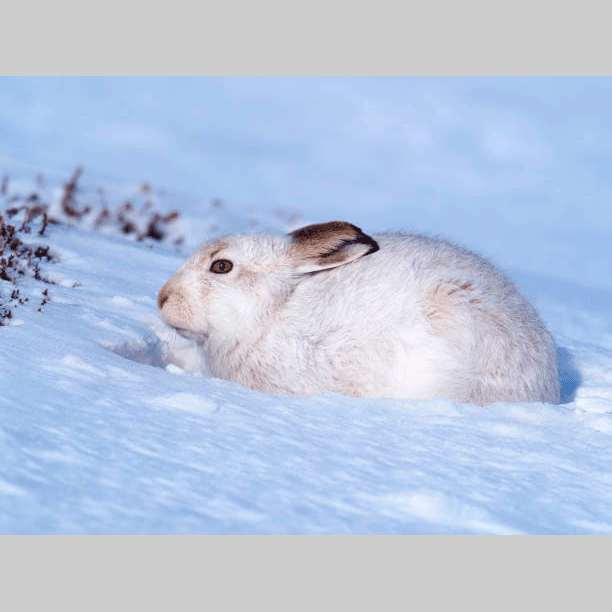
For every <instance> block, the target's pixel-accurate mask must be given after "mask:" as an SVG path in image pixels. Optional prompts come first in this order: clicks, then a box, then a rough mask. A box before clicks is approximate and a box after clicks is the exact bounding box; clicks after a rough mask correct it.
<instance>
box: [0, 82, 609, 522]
mask: <svg viewBox="0 0 612 612" xmlns="http://www.w3.org/2000/svg"><path fill="white" fill-rule="evenodd" d="M593 83H594V82H593V81H590V80H585V81H569V82H568V81H557V80H554V81H547V80H535V81H527V82H524V81H512V80H511V81H503V80H502V81H498V80H492V81H488V80H485V81H477V82H474V81H471V80H450V81H441V82H440V81H428V80H425V81H421V80H417V81H384V80H383V81H369V80H348V81H347V80H325V79H324V80H321V81H312V80H305V81H297V82H296V81H289V82H288V81H284V80H282V79H280V80H273V81H268V80H262V81H251V80H246V81H245V80H230V81H212V82H211V81H192V80H187V81H178V82H176V84H175V85H173V87H174V93H175V94H176V95H177V98H178V99H180V100H182V101H181V102H180V103H178V102H174V103H173V102H172V101H169V99H168V97H167V96H164V95H161V93H160V92H162V91H166V90H167V89H168V87H167V84H165V82H160V81H149V80H146V81H141V80H119V81H116V80H108V79H100V80H95V81H89V80H87V81H79V80H69V81H63V80H33V81H32V80H28V79H24V80H17V81H12V80H7V81H2V82H0V99H1V100H2V104H0V126H2V129H3V133H4V134H5V135H6V136H7V138H4V139H0V174H4V173H7V174H10V176H11V182H10V189H11V192H21V193H28V190H29V189H30V188H31V187H32V185H33V179H34V174H35V173H36V172H38V171H42V172H44V173H45V176H46V177H47V178H46V180H47V185H46V186H45V187H44V189H43V192H44V194H45V197H46V199H47V201H49V202H51V203H53V204H54V206H57V203H58V200H59V198H60V195H61V186H62V181H63V182H66V181H67V180H68V178H69V176H70V174H71V173H72V171H73V169H74V167H75V166H76V165H77V164H79V163H83V164H84V165H85V174H84V178H83V187H84V190H83V192H82V194H81V197H82V199H83V201H84V202H86V201H94V200H95V199H96V198H97V197H98V195H97V192H96V189H95V188H96V187H97V186H98V185H103V186H104V188H105V195H104V197H105V198H107V199H108V200H109V201H112V202H119V201H120V199H121V198H122V197H124V196H125V194H129V193H133V192H134V190H135V186H137V185H138V183H139V182H140V181H141V180H151V177H150V176H149V175H148V174H147V171H143V168H145V167H147V163H149V164H150V166H151V167H155V168H157V167H161V166H162V165H163V161H164V160H169V159H170V160H171V161H172V163H171V164H170V166H172V167H173V168H174V174H173V171H172V168H171V169H168V170H167V171H166V173H165V174H164V175H163V177H162V180H163V182H162V181H160V182H156V181H153V182H154V184H155V185H156V186H157V187H166V188H167V190H168V191H167V193H166V194H165V195H164V194H162V195H159V194H158V195H156V197H157V200H156V202H157V205H158V206H160V207H162V208H163V207H165V209H166V212H168V211H169V210H171V209H172V208H175V207H178V208H179V210H180V211H181V213H182V215H181V217H180V218H179V220H178V221H177V222H176V224H175V226H174V230H173V231H175V233H176V236H179V235H181V236H184V238H185V242H184V244H183V245H182V246H180V250H177V248H175V247H174V246H173V245H172V241H171V240H169V241H167V242H165V243H158V242H154V241H144V242H136V241H134V240H133V239H130V238H129V237H125V236H123V235H122V234H121V233H120V232H119V231H117V230H116V229H113V228H107V229H106V230H104V231H95V230H94V228H93V226H92V225H91V224H87V223H83V224H80V225H78V226H76V227H68V226H65V225H61V226H49V227H48V228H47V230H46V235H45V236H43V237H40V238H39V237H37V236H36V235H35V234H34V233H33V234H31V236H30V239H31V241H32V243H35V244H39V243H40V244H45V245H46V244H48V245H50V246H51V252H52V253H53V255H54V256H55V259H56V261H54V262H46V263H44V264H42V266H41V267H42V272H43V276H46V277H48V278H49V279H50V280H52V281H53V282H54V283H55V284H52V285H50V284H45V283H41V282H38V281H36V280H34V279H33V278H31V277H28V278H24V279H23V281H22V291H23V294H24V295H27V296H29V297H30V300H29V301H28V302H27V303H25V304H24V305H23V306H20V307H16V308H15V310H14V316H13V319H12V320H11V324H10V325H8V326H4V327H0V363H1V364H2V367H1V368H0V532H2V533H612V320H611V315H610V313H611V312H612V278H611V276H610V270H609V265H610V264H609V262H610V261H611V259H612V246H611V242H610V229H609V228H610V223H611V222H612V218H611V215H610V210H611V209H610V207H609V201H610V198H609V195H610V180H609V179H608V178H606V175H605V173H604V172H603V170H601V168H603V165H604V164H603V161H605V159H607V160H608V161H609V160H610V157H612V155H611V154H610V148H609V142H610V141H609V140H608V144H605V138H604V136H605V133H606V130H607V131H609V130H610V128H611V126H612V115H611V111H610V110H609V109H610V108H612V104H609V105H607V106H606V103H607V102H609V101H610V95H611V94H610V91H611V88H610V85H609V82H608V81H603V82H599V81H597V82H595V85H594V84H593ZM583 89H584V90H587V91H589V92H590V94H591V97H589V98H588V100H587V101H585V100H586V96H585V97H584V98H581V97H580V96H581V95H582V94H580V95H579V93H580V91H582V90H583ZM185 90H189V91H187V92H185ZM475 91H476V92H477V93H478V96H476V93H474V92H475ZM184 93H192V94H193V95H192V96H191V97H190V99H191V100H192V102H190V104H189V105H187V103H186V102H184V100H185V96H183V95H182V94H184ZM157 94H160V95H159V97H156V96H157ZM195 94H198V95H197V96H196V95H195ZM560 94H563V95H560ZM476 98H477V100H476ZM118 99H121V100H128V101H129V102H130V104H126V105H125V106H122V107H121V109H123V110H118V109H119V106H118V103H117V100H118ZM298 99H299V100H300V102H299V103H298V102H297V101H296V100H298ZM526 99H528V100H529V102H525V100H526ZM581 99H582V106H580V101H581ZM143 100H144V101H143ZM245 100H247V101H249V102H250V103H252V105H251V106H249V105H245V104H243V103H244V101H245ZM330 100H333V104H331V103H328V104H326V103H327V102H330ZM559 100H560V101H561V102H560V105H561V110H559V107H558V106H555V107H554V110H553V111H551V114H550V116H548V115H546V113H545V110H547V109H548V108H549V106H550V108H553V107H552V102H553V101H555V102H559ZM60 102H61V103H60ZM255 102H256V104H255ZM547 104H548V105H547ZM254 108H255V110H254ZM355 108H358V109H359V112H356V111H355V112H353V113H352V114H351V113H348V112H345V111H347V109H355ZM126 109H127V110H126ZM143 109H149V112H148V113H147V112H145V110H143ZM177 109H178V110H180V111H185V109H188V110H189V113H187V114H185V113H184V112H183V114H180V113H176V112H174V111H176V110H177ZM563 109H565V110H566V111H567V114H568V116H569V118H567V117H565V116H564V115H563ZM76 110H80V112H78V113H76V112H75V111H76ZM281 110H282V111H284V112H280V111H281ZM171 111H173V112H171ZM71 112H74V115H73V117H74V125H73V126H72V127H69V126H71V125H72V124H70V123H69V121H68V116H69V115H70V113H71ZM64 113H65V114H64ZM135 113H140V115H139V116H138V117H137V118H134V117H133V116H132V114H135ZM364 113H365V114H364ZM124 115H125V116H124ZM102 116H104V119H102ZM176 116H180V117H181V119H180V120H175V121H174V123H173V122H172V121H171V119H172V117H176ZM297 116H299V118H300V119H301V121H296V120H295V118H296V117H297ZM544 116H545V117H546V118H545V119H542V117H544ZM84 117H88V118H89V123H87V122H86V120H85V119H84ZM207 117H208V118H210V117H212V119H214V120H215V124H216V125H217V127H216V129H214V130H213V129H212V127H211V126H212V124H213V121H212V120H211V121H210V122H207V120H206V118H207ZM198 118H199V119H198ZM254 118H255V119H260V121H256V120H254ZM264 119H265V120H264ZM366 119H367V121H366ZM566 119H567V120H566ZM192 122H193V124H194V125H195V127H196V128H197V129H196V130H195V133H196V135H197V138H196V137H195V136H194V141H193V142H191V143H190V141H189V138H188V134H189V132H188V128H189V126H190V125H191V123H192ZM203 123H205V124H206V125H204V126H203ZM128 124H130V125H132V127H131V128H130V129H127V127H126V126H127V125H128ZM50 125H51V126H54V127H49V126H50ZM109 125H114V126H115V129H114V131H112V130H110V129H107V128H108V126H109ZM86 126H87V129H85V127H86ZM458 126H461V129H460V130H459V128H458ZM366 127H367V129H366ZM400 128H401V129H400ZM494 128H495V129H494ZM198 130H199V131H198ZM598 130H601V132H603V136H602V135H601V132H598ZM79 133H80V135H79ZM578 136H580V138H578ZM476 142H478V143H480V145H479V146H480V149H478V150H475V149H474V147H473V146H472V145H473V144H474V143H476ZM60 144H62V145H63V148H62V146H60ZM39 145H40V146H39ZM77 145H78V146H77ZM170 145H172V146H170ZM188 145H189V146H188ZM606 147H607V148H606ZM136 149H137V150H138V151H139V155H140V156H136V155H135V154H134V150H136ZM51 150H53V155H50V154H49V155H45V152H49V151H51ZM41 151H42V153H41ZM195 151H200V155H201V157H200V158H198V159H196V158H194V157H193V156H194V155H195ZM419 151H422V153H423V156H422V159H421V161H422V165H423V166H424V165H427V168H426V169H424V168H421V170H422V172H421V174H420V175H419V176H421V179H422V180H421V182H420V183H419V187H418V189H417V188H412V187H411V188H410V189H409V190H408V191H406V189H407V187H406V185H407V184H408V183H409V182H410V181H415V180H416V179H415V177H416V174H415V173H416V170H415V169H414V168H412V169H411V170H410V172H409V173H408V174H409V176H403V177H400V178H395V179H394V178H393V177H398V176H399V175H401V173H402V172H403V169H404V168H405V166H404V165H403V162H405V161H406V159H408V160H410V159H413V158H414V156H416V155H417V154H418V152H419ZM483 151H484V152H485V153H486V155H485V153H483ZM92 152H93V153H92ZM105 152H106V153H108V158H107V157H105ZM300 152H301V153H300ZM578 152H580V153H581V155H578V154H577V153H578ZM574 153H576V155H573V154H574ZM189 155H191V156H192V157H191V158H189V159H190V162H189V163H191V166H189V168H190V170H189V171H188V170H186V169H185V168H183V169H182V170H181V169H179V170H177V169H176V168H177V167H179V166H181V164H182V163H183V162H185V159H186V158H188V157H189ZM215 155H218V157H219V160H220V161H219V166H218V167H213V166H211V159H213V157H214V156H215ZM606 155H607V156H608V157H607V158H606ZM60 156H61V158H60ZM402 156H404V157H405V158H406V159H404V157H402ZM411 156H412V157H411ZM485 157H486V160H485ZM253 159H257V161H256V163H251V161H252V160H253ZM102 160H103V163H102ZM588 160H591V161H592V164H590V165H589V164H588V163H587V161H588ZM188 161H189V160H188ZM485 162H486V163H485ZM185 163H187V162H185ZM113 164H114V165H113ZM187 165H189V164H187ZM91 166H93V169H92V171H90V170H89V169H88V168H89V167H91ZM608 167H609V166H608ZM96 168H97V170H96ZM444 168H446V169H447V172H446V173H445V172H444V171H443V170H444ZM460 168H463V175H462V177H461V178H460V179H459V178H458V174H457V173H458V172H459V169H460ZM468 169H471V170H470V172H469V173H468ZM475 169H476V170H477V171H476V170H475ZM362 171H364V172H365V173H366V176H364V177H363V178H364V182H355V181H356V176H357V175H360V173H361V172H362ZM468 174H469V175H470V176H471V178H470V180H469V181H468V180H467V178H466V177H467V176H468ZM453 176H454V177H455V178H456V179H457V180H456V182H453V181H452V180H451V179H450V178H449V177H453ZM538 176H540V177H541V178H540V179H538V178H537V177H538ZM211 177H212V178H211ZM521 177H522V182H521V181H519V179H520V178H521ZM425 178H427V181H429V183H426V182H425ZM387 179H388V180H387ZM517 181H518V182H517ZM211 184H214V189H213V188H211V187H210V185H211ZM440 184H444V186H443V188H442V187H441V186H440ZM468 187H469V188H468ZM156 193H157V192H156ZM198 193H199V195H197V194H198ZM578 194H581V198H582V199H581V200H580V201H577V198H578ZM218 195H220V196H222V197H224V198H226V199H225V201H224V202H223V203H222V205H221V206H218V205H215V203H214V202H211V200H210V198H212V197H214V196H218ZM125 197H127V196H125ZM514 197H516V202H515V204H516V205H514V204H513V203H514V200H513V198H514ZM317 198H318V199H319V200H320V201H321V202H322V203H321V202H317V204H316V205H314V204H313V205H312V206H310V205H309V204H308V203H309V202H311V201H313V202H314V200H316V199H317ZM394 198H399V199H398V200H397V201H398V202H401V203H400V204H399V205H396V208H395V209H394V208H393V205H388V202H390V201H391V200H393V199H394ZM415 198H421V199H420V200H415ZM422 201H426V202H427V206H426V207H425V206H422V205H421V204H420V202H422ZM348 203H350V204H348ZM279 208H280V209H281V210H279ZM294 211H295V212H296V213H297V215H298V216H294V215H293V212H294ZM560 211H565V213H564V214H561V213H560ZM579 211H581V212H579ZM331 218H340V219H345V220H348V221H352V222H355V223H358V224H359V225H361V226H362V227H363V228H364V230H365V231H368V230H369V231H377V230H379V229H384V228H391V229H406V230H413V229H418V230H429V231H431V232H434V233H437V234H440V235H444V236H446V237H449V238H452V239H455V240H457V241H459V242H461V243H463V244H465V245H466V246H468V247H470V248H473V249H476V250H480V251H481V252H482V253H483V254H485V255H486V256H488V257H490V258H492V259H493V260H494V261H495V262H496V263H497V264H498V265H500V266H501V267H502V268H503V269H504V270H505V271H507V272H509V274H510V276H512V278H513V279H514V280H515V281H516V282H517V284H518V286H519V287H520V289H521V290H522V291H523V292H524V293H525V295H527V296H528V297H529V298H530V299H531V300H533V302H534V303H535V305H536V307H537V308H538V310H539V312H540V313H541V315H542V317H543V319H544V321H545V322H546V324H547V325H548V327H549V328H550V330H551V331H552V333H553V335H554V336H555V338H556V340H557V342H558V345H559V347H560V348H559V356H560V369H561V373H562V380H563V403H562V404H561V405H559V406H552V405H546V404H537V403H531V404H501V403H500V404H495V405H492V406H487V407H477V406H473V405H467V404H454V403H452V402H450V401H417V402H414V401H395V400H367V399H358V398H349V397H344V396H340V395H335V394H324V395H320V396H316V397H311V398H295V397H284V396H270V395H266V394H263V393H258V392H253V391H248V390H245V389H243V388H241V387H239V386H238V385H235V384H233V383H230V382H227V381H222V380H218V379H213V378H209V377H206V373H205V372H202V371H201V370H200V369H199V366H198V363H197V361H196V360H195V359H194V357H195V354H194V351H193V347H192V346H191V345H190V344H189V343H188V342H187V341H185V340H183V339H181V338H180V337H178V336H177V335H176V334H174V333H172V332H170V331H169V330H167V329H166V328H164V327H163V325H162V324H161V323H160V321H159V318H158V316H157V309H156V294H157V291H158V290H159V288H160V287H161V286H162V285H163V283H164V282H165V281H166V280H167V278H168V277H169V276H170V275H171V274H172V272H173V271H174V270H175V269H176V268H177V267H178V266H179V265H180V263H181V261H182V260H183V259H184V257H185V256H186V255H187V254H188V253H189V251H190V250H191V249H193V248H194V247H195V246H196V245H197V243H198V242H199V241H201V240H203V239H205V238H207V237H208V236H210V235H214V234H219V233H228V232H233V231H244V230H253V229H261V228H263V229H266V230H272V231H286V230H288V229H290V228H293V227H295V226H296V225H300V224H302V223H308V222H314V221H321V220H329V219H331ZM39 222H40V219H39V220H38V221H37V223H39ZM37 227H38V226H37ZM11 289H12V286H11V285H10V284H9V283H8V282H6V281H2V280H0V294H1V295H2V296H3V297H6V295H7V291H8V293H9V294H10V290H11ZM44 289H48V295H49V302H48V303H47V304H45V305H43V306H41V312H38V307H39V305H40V304H41V302H42V301H43V294H42V291H43V290H44Z"/></svg>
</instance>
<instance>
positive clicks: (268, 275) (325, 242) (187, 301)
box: [157, 221, 378, 343]
mask: <svg viewBox="0 0 612 612" xmlns="http://www.w3.org/2000/svg"><path fill="white" fill-rule="evenodd" d="M377 250H378V245H377V243H376V241H374V240H373V239H372V238H370V237H369V236H367V235H365V234H364V233H363V232H362V231H361V230H360V229H359V228H358V227H355V226H354V225H351V224H350V223H345V222H341V221H332V222H330V223H321V224H317V225H309V226H307V227H303V228H301V229H298V230H295V231H294V232H292V233H290V234H287V235H284V236H283V235H278V236H273V235H265V234H236V235H233V236H226V237H223V238H219V239H216V240H211V241H210V242H206V243H205V244H203V245H202V246H201V247H200V248H199V249H198V251H196V253H194V254H193V255H192V256H191V257H190V258H189V259H188V260H187V261H185V263H184V264H183V265H182V266H181V267H180V268H179V270H177V272H176V273H175V274H174V275H173V276H172V278H170V280H169V281H168V282H167V283H166V284H165V285H164V286H163V287H162V289H161V291H160V292H159V296H158V301H157V303H158V306H159V309H160V315H161V317H162V319H163V320H164V321H165V322H166V323H167V324H168V325H170V326H171V327H174V328H175V329H176V330H177V331H178V332H179V333H180V334H181V335H184V336H186V337H191V338H195V339H197V340H200V341H203V340H205V339H206V338H211V339H214V340H215V343H220V342H221V343H225V342H228V341H229V342H239V341H243V340H244V341H252V340H254V339H256V338H258V337H260V336H261V335H262V334H264V333H265V331H266V328H267V325H268V324H269V323H268V321H269V320H270V317H273V316H274V315H275V313H276V314H279V313H280V311H281V309H282V307H283V304H284V303H285V302H286V300H287V299H288V297H289V296H290V295H291V293H292V292H293V289H294V288H295V286H296V284H297V283H299V282H300V280H301V279H303V278H304V276H305V275H311V274H314V273H317V272H322V271H324V270H329V269H331V268H336V267H338V266H342V265H344V264H348V263H350V262H352V261H355V260H356V259H359V258H360V257H363V256H365V255H368V254H370V253H373V252H375V251H377Z"/></svg>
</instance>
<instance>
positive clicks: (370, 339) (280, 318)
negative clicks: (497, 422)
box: [159, 224, 559, 404]
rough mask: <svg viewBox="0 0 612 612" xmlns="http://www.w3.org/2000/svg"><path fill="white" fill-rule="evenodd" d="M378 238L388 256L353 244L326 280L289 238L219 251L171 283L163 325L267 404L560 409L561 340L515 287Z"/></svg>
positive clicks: (474, 267)
mask: <svg viewBox="0 0 612 612" xmlns="http://www.w3.org/2000/svg"><path fill="white" fill-rule="evenodd" d="M345 225H348V224H345ZM321 227H326V226H321ZM351 227H353V226H351ZM354 229H356V230H358V228H354ZM364 236H365V235H364ZM366 238H368V239H370V240H371V238H370V237H367V236H366ZM372 238H373V239H374V240H375V241H376V243H377V244H378V247H379V250H377V251H376V252H369V253H367V252H366V247H364V246H363V245H362V244H359V243H355V244H349V245H347V246H345V247H344V248H345V251H346V253H347V255H346V257H347V260H350V261H348V263H340V264H334V266H335V267H334V266H333V267H327V266H326V269H324V267H323V266H321V265H318V264H317V263H313V260H312V258H311V259H304V258H303V257H302V256H301V255H300V254H299V253H298V254H296V250H295V247H294V245H295V239H294V238H292V235H288V236H272V235H247V234H238V235H234V236H228V237H224V238H220V239H218V240H213V241H211V242H208V243H205V244H204V245H202V247H201V248H200V249H199V250H198V251H197V252H196V253H195V254H194V255H193V256H192V257H190V258H189V259H188V260H187V261H186V262H185V263H184V264H183V266H182V267H181V268H180V269H179V270H178V271H177V272H176V273H175V274H174V276H173V277H172V278H171V279H170V280H169V281H168V282H167V283H166V285H165V286H164V288H163V289H162V291H161V292H160V300H159V303H160V315H161V317H162V319H163V320H164V321H165V322H166V323H167V324H169V325H171V326H172V327H174V328H176V329H177V330H178V331H179V333H181V334H182V335H184V336H186V337H191V338H194V339H195V340H196V341H197V342H198V345H199V347H200V350H201V352H202V354H203V356H204V358H205V360H206V363H207V366H208V368H209V370H210V371H211V372H212V374H213V375H215V376H218V377H221V378H225V379H228V380H232V381H235V382H238V383H240V384H242V385H244V386H246V387H249V388H252V389H259V390H261V391H265V392H268V393H284V394H298V395H311V394H313V393H322V392H338V393H344V394H348V395H356V396H366V397H388V398H410V399H416V398H449V399H451V400H455V401H460V402H474V403H478V404H488V403H491V402H495V401H544V402H551V403H559V381H558V371H557V354H556V346H555V343H554V341H553V339H552V337H551V335H550V333H549V332H548V331H547V330H546V328H545V327H544V325H543V324H542V322H541V321H540V319H539V317H538V315H537V313H536V311H535V309H534V308H533V307H532V306H531V305H530V304H529V303H528V302H527V301H526V300H525V299H524V298H523V297H522V296H521V295H520V294H519V292H518V291H517V289H516V288H515V287H514V285H513V284H512V283H511V282H510V281H509V280H508V279H507V278H506V277H504V276H503V275H502V274H501V273H500V272H499V271H498V270H496V269H495V268H494V267H493V266H492V265H491V264H490V263H488V262H487V261H485V260H484V259H482V258H480V257H479V256H477V255H475V254H473V253H471V252H469V251H467V250H465V249H463V248H461V247H458V246H456V245H453V244H451V243H448V242H445V241H442V240H434V239H430V238H426V237H423V236H418V235H404V234H376V235H373V236H372ZM307 240H308V239H302V241H303V243H306V242H307ZM368 248H369V247H368ZM359 249H361V251H360V253H357V250H359ZM215 251H217V252H216V253H215V255H214V257H212V256H211V254H212V253H213V252H215ZM356 253H357V254H356ZM355 257H357V258H355ZM216 259H227V260H230V261H231V262H232V263H233V269H232V271H231V272H230V273H228V274H215V273H214V272H211V270H210V266H211V263H212V261H214V260H216ZM317 270H321V271H318V272H317ZM305 271H306V272H305ZM313 271H314V272H315V273H312V272H313Z"/></svg>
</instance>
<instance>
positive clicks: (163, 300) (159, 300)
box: [157, 283, 171, 310]
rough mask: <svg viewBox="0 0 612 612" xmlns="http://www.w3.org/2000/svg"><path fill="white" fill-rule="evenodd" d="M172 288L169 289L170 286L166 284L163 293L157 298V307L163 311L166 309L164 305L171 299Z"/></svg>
mask: <svg viewBox="0 0 612 612" xmlns="http://www.w3.org/2000/svg"><path fill="white" fill-rule="evenodd" d="M170 293H171V291H170V288H169V287H168V284H167V283H166V284H165V285H164V286H163V287H162V288H161V291H160V292H159V294H158V296H157V307H158V308H159V309H160V310H161V309H162V308H163V307H164V304H165V303H166V302H167V301H168V298H169V297H170Z"/></svg>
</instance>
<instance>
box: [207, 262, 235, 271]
mask: <svg viewBox="0 0 612 612" xmlns="http://www.w3.org/2000/svg"><path fill="white" fill-rule="evenodd" d="M233 267H234V264H233V263H232V262H231V261H230V260H229V259H216V260H215V261H213V262H212V265H211V266H210V271H211V272H214V273H215V274H227V273H228V272H230V271H231V269H232V268H233Z"/></svg>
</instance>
